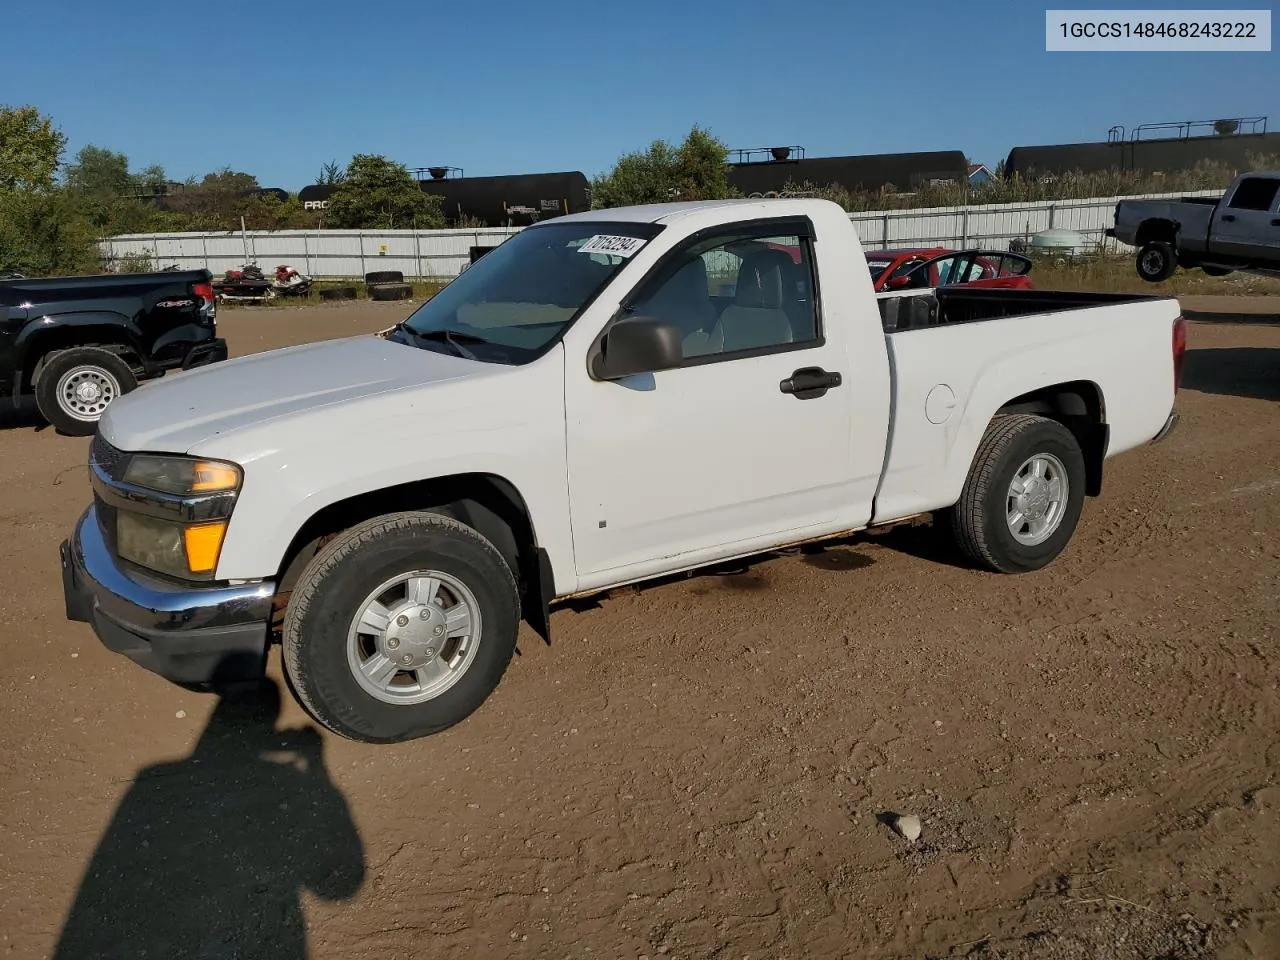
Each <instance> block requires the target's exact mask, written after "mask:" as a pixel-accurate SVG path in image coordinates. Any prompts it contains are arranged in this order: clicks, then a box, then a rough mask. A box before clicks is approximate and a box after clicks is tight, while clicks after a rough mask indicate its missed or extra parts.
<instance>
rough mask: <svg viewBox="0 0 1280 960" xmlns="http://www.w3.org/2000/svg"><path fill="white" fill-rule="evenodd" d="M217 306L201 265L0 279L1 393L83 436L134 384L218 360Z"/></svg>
mask: <svg viewBox="0 0 1280 960" xmlns="http://www.w3.org/2000/svg"><path fill="white" fill-rule="evenodd" d="M215 313H216V305H215V303H214V296H213V274H211V273H210V272H209V271H208V270H184V271H164V272H162V273H132V274H108V275H103V276H93V277H49V278H46V279H31V280H29V279H22V280H0V397H9V398H11V400H12V403H13V404H14V406H19V405H20V404H21V403H22V400H23V398H24V397H25V396H28V395H30V394H33V393H34V394H35V401H36V407H37V409H38V410H39V411H40V414H41V416H43V417H44V418H45V419H46V420H47V421H49V423H51V424H52V425H53V426H54V427H55V428H57V429H58V430H59V431H61V432H62V433H67V434H71V435H73V436H87V435H89V434H92V433H93V432H94V430H95V429H96V427H97V423H98V419H99V418H100V417H101V416H102V412H103V410H105V409H106V407H107V404H108V403H110V402H111V401H112V400H113V399H115V398H116V397H118V396H120V395H122V394H125V393H128V392H129V391H131V390H133V389H134V388H135V387H137V385H138V383H139V381H141V380H146V379H150V378H152V377H158V376H161V375H162V374H164V372H165V371H166V370H176V369H181V370H187V369H190V368H191V367H197V366H203V365H204V364H207V363H213V362H216V361H219V360H225V359H226V358H227V344H226V341H225V340H222V339H220V338H219V337H218V336H217V321H216V319H215Z"/></svg>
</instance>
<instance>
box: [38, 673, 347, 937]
mask: <svg viewBox="0 0 1280 960" xmlns="http://www.w3.org/2000/svg"><path fill="white" fill-rule="evenodd" d="M279 713H280V688H279V687H278V686H277V685H276V684H275V683H274V682H271V681H266V682H264V683H263V684H262V685H261V686H260V688H255V689H253V690H251V691H248V692H245V691H240V692H237V693H234V694H232V693H225V694H223V695H221V696H220V698H219V701H218V703H217V705H216V707H215V708H214V711H213V715H212V717H211V718H210V720H209V724H208V726H207V727H206V728H205V730H204V732H203V734H202V735H201V737H200V740H199V741H198V742H197V743H196V745H195V749H194V750H193V751H192V752H191V755H190V756H188V757H185V758H183V759H181V760H177V761H173V762H168V763H159V764H156V765H154V766H151V767H147V768H145V769H143V770H141V771H140V772H139V773H138V775H137V776H136V777H135V778H134V781H133V785H132V786H131V787H130V788H129V791H128V793H127V794H126V795H125V797H124V799H123V800H122V801H121V802H120V806H119V808H118V809H117V810H116V813H115V816H114V817H113V819H112V821H111V824H110V825H109V826H108V828H107V831H106V834H105V835H104V836H103V838H102V840H101V842H100V843H99V844H98V848H97V850H96V851H95V852H94V855H93V858H92V860H91V861H90V863H89V865H88V868H87V869H86V871H85V874H84V877H83V879H82V881H81V885H80V889H79V891H78V892H77V894H76V899H75V902H74V903H73V904H72V906H71V910H70V912H69V914H68V916H67V920H66V923H65V924H64V926H63V929H62V935H61V938H60V940H59V942H58V945H57V947H56V949H55V950H54V953H53V960H91V958H102V960H181V958H193V960H250V958H258V957H263V958H266V957H270V958H272V960H304V958H305V957H306V956H307V937H306V925H305V921H304V918H303V915H302V906H301V902H300V901H301V893H302V891H303V890H307V891H310V892H311V893H312V894H313V895H315V896H317V897H319V898H321V899H324V900H348V899H351V898H352V897H354V896H355V894H356V892H357V891H358V890H359V889H360V886H361V885H362V884H363V882H364V873H365V867H364V847H363V844H362V843H361V840H360V835H359V833H358V831H357V830H356V826H355V823H354V822H353V821H352V819H351V815H350V812H349V810H348V807H347V803H346V801H345V799H344V798H343V796H342V794H341V793H340V792H339V791H338V789H337V788H336V787H335V786H334V784H333V782H332V781H331V780H330V779H329V775H328V771H327V769H326V767H325V764H324V757H323V744H322V742H321V740H320V735H319V733H318V732H317V731H316V729H315V728H314V727H311V726H305V727H301V728H298V729H290V730H276V729H275V724H276V721H277V720H278V718H279Z"/></svg>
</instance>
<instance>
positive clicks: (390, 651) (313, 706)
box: [283, 512, 520, 743]
mask: <svg viewBox="0 0 1280 960" xmlns="http://www.w3.org/2000/svg"><path fill="white" fill-rule="evenodd" d="M519 624H520V600H519V594H518V592H517V588H516V581H515V577H514V576H513V575H512V572H511V569H510V567H508V566H507V564H506V562H505V561H504V560H503V559H502V556H501V554H500V553H499V552H498V550H497V549H496V548H495V547H494V546H493V544H492V543H490V542H489V541H488V540H487V539H485V538H484V537H483V536H481V535H480V534H479V533H477V532H476V531H475V530H474V529H472V528H471V527H468V526H466V525H464V524H462V523H459V522H458V521H457V520H454V519H453V518H451V517H446V516H443V515H441V514H434V513H417V512H414V513H400V514H392V515H388V516H385V517H378V518H375V519H373V520H370V521H367V522H366V523H362V524H360V525H358V526H356V527H353V528H351V529H350V530H348V531H346V532H345V533H343V534H341V535H340V536H338V537H336V538H335V539H334V540H332V541H331V542H329V543H328V544H326V545H325V546H324V547H323V548H322V549H321V550H320V552H319V553H318V554H316V556H315V558H314V559H312V561H311V562H310V564H308V566H307V568H306V569H305V570H304V571H303V573H302V576H301V578H300V579H299V581H298V583H297V585H296V586H295V587H294V590H293V595H292V597H291V598H290V601H289V606H288V610H287V612H286V615H285V624H284V637H283V648H284V665H285V670H286V672H287V673H288V676H289V680H290V682H291V684H292V685H293V687H294V689H295V690H296V692H297V694H298V698H299V699H300V700H301V701H302V704H303V706H304V707H306V709H307V710H308V712H310V713H311V715H312V716H313V717H315V719H316V720H317V721H319V722H320V723H322V724H324V726H326V727H328V728H329V729H330V730H332V731H333V732H334V733H337V734H339V735H341V736H344V737H347V738H349V739H352V740H360V741H364V742H367V743H391V742H396V741H401V740H412V739H415V738H417V737H424V736H427V735H429V734H433V733H438V732H440V731H441V730H444V729H445V728H447V727H450V726H452V725H453V724H455V723H458V722H459V721H460V720H463V719H465V718H466V717H467V716H468V715H470V714H471V713H472V712H473V711H475V710H476V709H477V708H478V707H479V706H480V704H481V703H483V702H484V700H485V699H486V698H487V697H488V696H489V694H490V693H492V692H493V690H494V688H495V687H497V685H498V682H499V681H500V680H501V679H502V675H503V673H504V672H505V671H506V668H507V665H508V664H509V663H510V662H511V656H512V654H513V653H514V651H515V642H516V633H517V630H518V629H519Z"/></svg>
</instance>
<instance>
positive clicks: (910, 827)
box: [893, 813, 921, 842]
mask: <svg viewBox="0 0 1280 960" xmlns="http://www.w3.org/2000/svg"><path fill="white" fill-rule="evenodd" d="M893 829H895V830H897V831H898V834H899V835H900V836H902V837H903V838H904V839H906V840H908V841H910V842H915V841H916V840H918V839H920V829H921V826H920V818H919V817H917V816H916V815H915V814H912V813H908V814H905V815H903V816H899V817H894V818H893Z"/></svg>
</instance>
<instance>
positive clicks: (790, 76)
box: [0, 0, 1280, 190]
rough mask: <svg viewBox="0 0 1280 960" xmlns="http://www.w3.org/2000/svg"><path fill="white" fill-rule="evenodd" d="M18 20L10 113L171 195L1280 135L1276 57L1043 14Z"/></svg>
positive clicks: (707, 2) (242, 11)
mask: <svg viewBox="0 0 1280 960" xmlns="http://www.w3.org/2000/svg"><path fill="white" fill-rule="evenodd" d="M1137 5H1138V4H1137V3H1132V4H1130V6H1137ZM1054 6H1055V7H1059V6H1061V7H1066V6H1067V4H1065V3H1061V4H1054ZM1075 6H1076V7H1081V8H1086V7H1094V8H1097V7H1101V6H1103V4H1076V5H1075ZM1161 6H1162V7H1163V8H1166V9H1167V8H1173V7H1181V8H1192V9H1203V8H1206V7H1209V6H1211V5H1210V4H1207V3H1199V4H1195V3H1192V4H1178V3H1174V2H1171V0H1164V2H1163V3H1162V4H1161ZM1218 6H1219V7H1221V8H1224V9H1225V8H1227V7H1226V5H1222V4H1219V5H1218ZM1236 6H1237V7H1248V6H1250V4H1248V3H1239V4H1236ZM1252 6H1254V7H1261V6H1263V5H1262V4H1258V3H1254V4H1252ZM5 7H6V14H5V17H4V20H5V25H4V33H5V35H6V44H5V46H6V49H8V50H9V51H11V52H14V51H17V53H16V54H15V56H16V59H12V58H11V59H10V61H9V63H8V64H7V66H6V69H5V71H4V76H3V80H0V103H9V104H22V103H31V104H34V105H35V106H37V107H39V108H40V109H41V110H42V111H44V112H45V113H48V114H51V115H52V116H53V117H54V119H55V121H56V122H57V124H58V125H59V127H60V128H61V129H62V130H63V132H64V133H65V134H66V135H67V136H68V138H69V141H70V142H69V151H68V152H69V153H71V152H74V151H75V150H76V149H78V148H79V147H81V146H83V145H84V144H86V143H94V144H97V145H99V146H105V147H109V148H111V149H114V150H118V151H121V152H123V153H126V154H128V156H129V157H130V159H131V161H132V163H133V165H134V166H135V168H141V167H143V166H145V165H147V164H150V163H159V164H161V165H163V166H164V167H165V169H166V171H167V172H168V173H169V175H170V176H171V177H173V178H175V179H181V178H183V177H185V176H187V175H192V174H196V175H198V174H202V173H204V172H206V171H208V170H211V169H216V168H220V167H222V166H231V167H233V168H235V169H238V170H244V171H246V172H248V173H252V174H254V175H255V176H257V177H258V180H259V182H260V183H262V184H263V185H264V186H282V187H285V188H288V189H291V190H297V189H298V188H300V187H302V186H304V185H306V184H307V183H311V182H313V181H314V179H315V176H316V174H317V173H318V172H319V169H320V166H321V164H322V163H324V162H325V161H327V160H331V159H336V160H339V161H340V162H344V163H345V162H346V160H348V159H349V158H350V156H351V155H352V154H353V153H357V152H361V153H382V154H386V155H388V156H390V157H392V158H394V159H396V160H400V161H402V162H404V163H407V164H408V165H409V166H411V167H412V166H427V165H433V164H448V165H452V166H456V167H462V168H464V169H465V171H466V173H467V175H469V176H478V175H486V174H502V173H520V172H538V171H552V170H582V171H583V172H585V173H586V174H587V175H588V176H591V175H593V174H595V173H598V172H600V171H601V170H604V169H607V168H608V167H609V166H610V165H611V164H612V163H613V161H614V160H616V159H617V157H618V156H619V155H620V154H622V153H624V152H626V151H628V150H632V149H637V148H640V147H643V146H645V145H647V144H648V143H649V142H650V141H652V140H654V139H658V138H664V139H679V138H680V137H681V136H683V134H684V133H685V132H687V130H688V129H689V127H690V126H691V125H692V124H694V123H699V124H702V125H704V126H706V127H708V128H710V129H711V131H712V132H713V133H714V134H716V135H717V136H719V137H720V138H721V139H722V140H724V141H725V142H726V143H728V144H729V145H730V146H731V147H754V146H768V145H773V144H800V145H802V146H804V147H805V149H806V151H807V153H808V155H809V156H811V157H816V156H832V155H843V154H857V153H888V152H897V151H904V150H944V149H956V150H963V151H965V152H966V153H968V154H969V155H970V156H971V157H973V158H975V159H977V160H980V161H983V162H986V163H989V164H991V165H994V164H995V163H996V161H998V160H999V159H1000V158H1001V157H1003V156H1005V154H1007V152H1008V151H1009V149H1010V148H1011V147H1013V146H1018V145H1026V144H1036V143H1061V142H1069V141H1079V140H1100V139H1105V137H1106V131H1107V128H1108V127H1109V126H1111V125H1112V124H1114V123H1123V124H1125V125H1127V126H1133V125H1134V124H1137V123H1141V122H1158V121H1165V120H1182V119H1212V118H1215V117H1222V116H1244V115H1255V114H1257V115H1261V114H1269V115H1270V116H1271V121H1272V122H1271V125H1270V129H1272V130H1280V53H1276V52H1274V50H1273V52H1271V53H1211V54H1209V53H1187V54H1178V53H1175V54H1167V53H1127V54H1090V53H1046V52H1045V50H1044V11H1045V7H1046V4H1042V3H1040V4H1037V3H1026V2H1023V0H1018V2H982V0H976V2H969V3H960V2H957V0H919V2H907V3H902V2H899V3H874V4H873V3H865V4H860V3H850V2H842V3H835V2H817V0H809V2H806V0H789V2H786V3H783V2H779V0H773V2H764V0H683V2H674V0H647V2H644V3H634V4H632V3H586V2H582V0H574V2H568V0H529V2H518V0H484V2H478V3H477V2H468V0H462V2H459V0H436V2H434V3H433V2H430V0H413V2H412V3H408V2H402V3H391V2H381V0H366V2H364V3H358V4H355V3H349V2H338V0H309V2H306V3H295V2H284V3H267V4H251V5H238V4H237V5H232V4H226V5H208V6H205V5H201V6H200V7H199V8H193V9H187V4H184V3H174V2H172V0H169V2H165V3H158V2H149V0H143V2H137V0H135V2H133V3H131V4H129V5H128V6H127V7H125V6H121V5H119V4H103V3H100V2H94V3H89V2H87V0H56V2H50V0H44V2H34V0H7V2H6V3H5Z"/></svg>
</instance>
